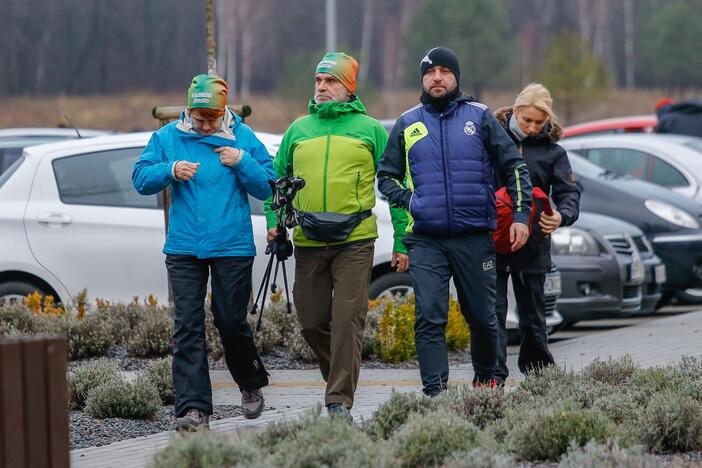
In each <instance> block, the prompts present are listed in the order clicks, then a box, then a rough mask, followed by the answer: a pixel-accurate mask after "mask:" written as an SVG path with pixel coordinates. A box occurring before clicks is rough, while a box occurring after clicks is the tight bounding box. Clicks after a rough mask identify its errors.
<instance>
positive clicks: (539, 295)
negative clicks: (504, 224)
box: [495, 83, 580, 385]
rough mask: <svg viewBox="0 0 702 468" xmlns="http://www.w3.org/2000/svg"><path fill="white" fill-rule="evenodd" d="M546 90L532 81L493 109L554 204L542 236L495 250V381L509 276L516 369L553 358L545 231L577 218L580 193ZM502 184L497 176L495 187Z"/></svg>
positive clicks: (503, 351) (543, 220)
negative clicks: (503, 251) (515, 313)
mask: <svg viewBox="0 0 702 468" xmlns="http://www.w3.org/2000/svg"><path fill="white" fill-rule="evenodd" d="M552 105H553V99H552V98H551V94H550V93H549V91H548V89H546V88H545V87H544V86H543V85H541V84H539V83H531V84H529V85H528V86H527V87H525V88H524V89H523V90H522V92H520V93H519V95H518V96H517V98H516V99H515V100H514V105H513V106H512V107H503V108H501V109H498V110H497V111H496V112H495V117H496V118H497V120H498V121H499V122H500V123H501V124H502V126H503V127H504V129H505V131H506V132H507V134H508V135H509V136H510V137H511V138H512V140H513V141H514V143H515V144H516V145H517V147H518V148H519V152H520V153H521V154H522V156H523V157H524V160H525V161H526V164H527V169H528V170H529V176H530V177H531V182H532V185H533V186H534V187H539V188H541V190H543V191H544V192H545V193H546V194H550V197H551V200H552V202H553V204H554V205H555V210H554V211H553V215H551V216H549V215H547V214H546V213H542V214H541V217H540V218H539V228H540V229H541V233H542V234H543V235H544V236H545V238H543V239H541V240H539V239H538V236H530V237H529V240H528V241H527V243H526V244H525V245H524V247H522V248H521V249H520V250H518V251H516V252H514V253H513V254H512V255H497V301H496V305H495V311H496V315H497V321H498V328H499V334H498V335H499V341H498V352H497V356H498V366H497V372H496V374H495V376H496V379H497V382H498V384H503V385H504V381H505V380H506V379H507V375H508V371H507V364H506V361H507V330H506V329H505V320H506V318H507V281H508V279H509V277H510V275H511V276H512V284H513V286H514V296H515V299H516V301H517V308H518V310H519V330H520V347H519V359H518V361H517V362H518V365H519V370H520V371H522V373H525V374H526V373H528V372H530V371H533V370H538V369H539V368H541V367H544V366H546V365H549V364H552V363H553V356H552V355H551V352H550V351H549V349H548V336H547V332H546V318H545V304H544V279H545V274H546V273H547V272H548V271H549V270H550V269H551V241H550V238H549V235H550V234H551V233H552V232H553V231H555V230H556V229H558V228H559V227H560V226H569V225H571V224H573V223H574V222H575V220H577V219H578V213H579V204H580V192H579V190H578V187H577V185H576V184H575V178H574V176H573V173H572V171H571V168H570V162H568V155H567V154H566V152H565V150H564V149H563V148H561V147H560V146H559V145H558V140H559V139H560V137H561V133H562V132H561V127H560V126H559V125H558V122H557V120H556V116H555V114H554V113H553V110H552ZM502 185H503V183H502V181H500V180H497V181H496V185H495V188H499V187H500V186H502Z"/></svg>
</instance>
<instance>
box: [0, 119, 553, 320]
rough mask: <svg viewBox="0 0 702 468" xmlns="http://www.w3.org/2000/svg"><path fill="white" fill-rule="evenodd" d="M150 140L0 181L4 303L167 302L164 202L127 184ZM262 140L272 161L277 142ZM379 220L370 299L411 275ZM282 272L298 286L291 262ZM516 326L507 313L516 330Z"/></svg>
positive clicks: (98, 146) (71, 149)
mask: <svg viewBox="0 0 702 468" xmlns="http://www.w3.org/2000/svg"><path fill="white" fill-rule="evenodd" d="M150 136H151V133H150V132H144V133H131V134H121V135H113V136H102V137H97V138H91V139H81V140H71V141H64V142H60V143H51V144H45V145H38V146H32V147H28V148H25V150H24V153H23V154H22V156H21V157H20V158H19V159H18V160H17V161H15V163H13V165H12V166H11V167H10V168H8V170H7V171H6V172H5V173H3V174H2V175H0V206H2V210H0V231H1V232H3V239H2V242H0V302H2V301H3V300H5V301H8V300H9V301H12V300H18V299H21V298H22V297H23V296H25V295H26V294H29V293H31V292H33V291H35V290H39V291H40V292H41V293H43V294H51V295H53V296H54V297H55V298H56V299H57V300H59V301H61V302H63V303H70V302H71V301H72V298H74V297H76V295H77V294H78V293H79V292H80V291H81V290H83V289H87V291H88V294H89V296H90V297H91V298H93V299H94V298H102V299H105V300H109V301H117V302H130V301H131V300H132V298H133V297H134V296H139V297H144V296H146V295H148V294H153V295H154V296H156V297H157V298H158V299H159V301H160V302H165V301H166V300H167V298H168V286H167V278H166V268H165V265H164V261H165V255H164V254H163V253H162V252H161V250H162V248H163V243H164V238H165V234H164V212H163V202H162V198H161V195H152V196H143V195H139V194H138V193H137V192H136V191H135V190H134V188H133V186H132V180H131V173H132V166H133V164H134V162H135V161H136V160H137V159H138V158H139V156H140V155H141V152H142V150H143V148H144V147H145V146H146V144H147V142H148V140H149V137H150ZM257 136H258V138H259V139H260V140H261V141H262V142H263V143H264V144H265V145H266V147H267V148H268V150H269V152H270V153H271V154H272V155H273V154H275V152H276V151H277V147H278V145H279V143H280V135H273V134H266V133H261V132H258V133H257ZM251 209H252V224H253V232H254V241H255V243H256V250H257V257H256V259H255V261H254V270H253V285H254V294H255V293H256V292H257V290H258V289H257V288H258V286H259V284H260V282H261V279H262V278H263V274H264V271H265V268H266V264H267V261H268V257H267V256H266V255H265V254H264V251H265V247H266V239H265V236H266V222H265V217H264V216H263V204H262V202H260V201H257V200H254V199H251ZM374 212H375V213H376V215H378V221H379V222H378V232H379V236H380V237H379V239H378V240H377V241H376V244H375V254H374V266H373V272H372V275H371V285H370V296H371V297H377V296H381V295H384V294H395V293H403V292H407V291H408V290H409V289H410V288H411V286H410V281H409V275H408V274H407V273H397V272H394V271H393V270H392V269H391V267H390V260H391V257H392V246H393V231H392V224H391V222H390V216H389V211H388V207H387V203H386V202H385V201H383V200H378V203H377V205H376V207H375V209H374ZM286 264H287V272H288V281H289V284H290V285H292V283H293V277H294V271H295V270H294V259H293V258H291V259H289V260H288V261H287V262H286ZM554 277H555V276H554ZM558 279H560V277H558ZM281 283H282V275H279V279H278V284H279V285H280V284H281ZM551 283H553V284H559V283H560V281H556V280H555V279H554V280H550V283H549V284H551ZM554 292H555V291H554ZM554 303H555V300H554ZM510 304H511V305H513V304H514V300H513V297H512V298H511V300H510ZM516 320H517V318H516V315H515V313H514V310H513V307H511V310H510V315H509V324H510V328H515V327H516ZM561 321H562V318H561V317H560V315H559V314H558V312H557V311H555V310H553V311H549V316H548V320H547V324H548V326H549V327H555V326H557V325H558V324H560V323H561Z"/></svg>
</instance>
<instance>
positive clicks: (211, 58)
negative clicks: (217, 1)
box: [205, 0, 217, 75]
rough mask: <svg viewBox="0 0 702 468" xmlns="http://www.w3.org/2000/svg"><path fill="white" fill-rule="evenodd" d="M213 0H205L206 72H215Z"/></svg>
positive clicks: (214, 73)
mask: <svg viewBox="0 0 702 468" xmlns="http://www.w3.org/2000/svg"><path fill="white" fill-rule="evenodd" d="M216 16H217V15H216V12H215V5H214V0H205V25H206V28H207V73H209V74H210V75H216V74H217V58H216V57H217V41H216V40H215V17H216Z"/></svg>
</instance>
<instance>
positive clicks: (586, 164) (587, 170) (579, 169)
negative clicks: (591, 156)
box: [568, 151, 609, 178]
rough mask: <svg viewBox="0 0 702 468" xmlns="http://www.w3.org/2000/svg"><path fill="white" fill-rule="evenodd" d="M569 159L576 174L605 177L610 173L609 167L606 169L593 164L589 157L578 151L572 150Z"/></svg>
mask: <svg viewBox="0 0 702 468" xmlns="http://www.w3.org/2000/svg"><path fill="white" fill-rule="evenodd" d="M568 160H569V161H570V167H571V168H572V169H573V172H574V173H575V174H576V175H579V176H584V177H592V178H596V177H603V176H606V175H607V174H609V171H608V170H607V169H604V168H602V167H600V166H598V165H597V164H593V163H591V162H590V161H588V160H587V159H585V158H583V157H582V156H580V155H579V154H577V153H573V152H572V151H569V152H568Z"/></svg>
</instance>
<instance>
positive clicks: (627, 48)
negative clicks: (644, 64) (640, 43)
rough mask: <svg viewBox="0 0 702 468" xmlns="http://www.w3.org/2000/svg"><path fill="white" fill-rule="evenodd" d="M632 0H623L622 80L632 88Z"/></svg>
mask: <svg viewBox="0 0 702 468" xmlns="http://www.w3.org/2000/svg"><path fill="white" fill-rule="evenodd" d="M635 70H636V69H635V66H634V0H624V77H625V78H624V80H625V82H626V87H627V88H629V89H633V88H634V86H635V85H636V83H635V82H634V79H635V78H634V73H635Z"/></svg>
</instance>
